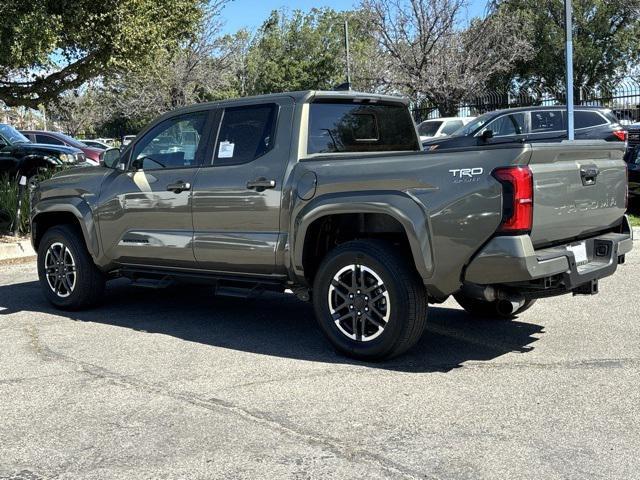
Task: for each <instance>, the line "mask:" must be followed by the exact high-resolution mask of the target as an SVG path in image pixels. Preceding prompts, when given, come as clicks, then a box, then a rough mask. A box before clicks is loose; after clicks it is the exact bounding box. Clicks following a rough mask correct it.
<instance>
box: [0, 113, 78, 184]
mask: <svg viewBox="0 0 640 480" xmlns="http://www.w3.org/2000/svg"><path fill="white" fill-rule="evenodd" d="M80 164H85V155H84V153H83V152H82V150H79V149H77V148H72V147H67V146H64V145H45V144H39V143H33V142H31V141H30V140H29V139H28V138H27V137H25V136H24V135H22V134H21V133H20V132H19V131H18V130H16V129H15V128H13V127H12V126H10V125H7V124H3V123H0V175H5V174H9V175H17V174H21V175H25V176H26V177H27V178H29V181H30V183H31V184H33V183H34V182H35V180H36V179H37V176H38V173H40V172H41V171H43V170H49V169H55V168H60V167H63V166H70V165H80Z"/></svg>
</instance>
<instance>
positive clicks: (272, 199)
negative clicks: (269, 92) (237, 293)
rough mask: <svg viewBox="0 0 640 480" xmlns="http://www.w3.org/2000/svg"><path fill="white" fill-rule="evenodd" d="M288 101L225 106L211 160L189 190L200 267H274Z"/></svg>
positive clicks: (251, 270)
mask: <svg viewBox="0 0 640 480" xmlns="http://www.w3.org/2000/svg"><path fill="white" fill-rule="evenodd" d="M292 115H293V101H282V100H280V99H279V100H278V103H264V104H255V103H254V104H252V105H247V106H236V107H229V108H226V109H224V110H223V111H222V112H221V116H222V118H221V121H220V128H219V133H218V136H217V139H216V142H215V144H214V155H213V160H212V163H211V164H210V165H208V166H204V165H203V167H202V168H201V169H200V170H199V171H198V174H197V176H196V179H195V183H194V192H193V226H194V250H195V256H196V260H197V261H198V264H199V265H200V266H201V267H202V268H206V269H208V270H216V271H221V272H224V271H231V272H241V273H253V274H272V273H274V266H275V256H276V249H277V245H278V242H279V241H280V240H282V238H281V234H280V203H281V196H282V183H283V180H284V176H285V169H286V166H287V164H288V160H289V151H290V143H291V122H292Z"/></svg>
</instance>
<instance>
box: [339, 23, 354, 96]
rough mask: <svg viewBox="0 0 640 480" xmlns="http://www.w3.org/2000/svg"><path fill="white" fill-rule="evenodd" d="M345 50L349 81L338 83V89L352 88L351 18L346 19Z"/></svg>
mask: <svg viewBox="0 0 640 480" xmlns="http://www.w3.org/2000/svg"><path fill="white" fill-rule="evenodd" d="M344 51H345V54H346V59H345V63H346V66H347V81H346V83H343V84H342V85H338V87H336V90H351V61H350V58H349V20H347V18H346V17H345V19H344Z"/></svg>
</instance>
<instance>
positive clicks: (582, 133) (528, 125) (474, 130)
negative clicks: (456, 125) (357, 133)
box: [422, 105, 626, 150]
mask: <svg viewBox="0 0 640 480" xmlns="http://www.w3.org/2000/svg"><path fill="white" fill-rule="evenodd" d="M574 118H575V120H574V122H575V123H574V127H575V138H576V140H598V139H601V140H607V141H616V142H624V141H625V140H626V132H625V130H624V129H623V128H622V125H620V123H619V122H618V119H617V118H616V116H615V115H614V114H613V113H612V112H611V110H609V109H606V108H598V107H576V109H575V117H574ZM566 138H567V121H566V112H565V107H564V106H562V105H558V106H554V107H522V108H510V109H506V110H496V111H495V112H489V113H485V114H484V115H480V116H479V117H477V118H476V119H475V120H474V121H472V122H470V123H468V124H467V125H465V126H464V127H462V128H461V129H459V130H458V131H456V132H454V133H453V134H452V135H451V136H449V137H446V138H441V139H433V140H427V141H425V142H423V143H422V144H423V146H424V147H425V149H427V150H435V149H440V148H464V147H477V146H482V145H487V144H498V143H512V142H527V143H531V142H542V141H544V142H549V141H555V140H557V141H561V140H563V139H566Z"/></svg>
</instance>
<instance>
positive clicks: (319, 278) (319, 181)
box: [31, 91, 632, 360]
mask: <svg viewBox="0 0 640 480" xmlns="http://www.w3.org/2000/svg"><path fill="white" fill-rule="evenodd" d="M623 148H624V147H623V146H618V145H615V144H611V143H606V142H604V141H578V142H558V143H553V144H544V143H537V144H526V143H503V142H500V139H488V140H487V143H486V145H484V146H474V147H472V148H466V149H465V148H460V149H455V150H454V149H452V150H447V151H437V150H436V151H434V152H423V151H421V148H420V144H419V141H418V136H417V133H416V129H415V125H414V123H413V121H412V119H411V116H410V113H409V109H408V105H407V102H406V101H405V100H403V99H400V98H398V97H392V96H381V95H371V94H361V93H353V92H314V91H308V92H295V93H286V94H277V95H267V96H261V97H253V98H244V99H239V100H233V101H224V102H216V103H206V104H200V105H194V106H190V107H187V108H183V109H180V110H176V111H173V112H171V113H168V114H166V115H164V116H162V117H161V118H159V119H158V120H156V121H155V122H153V123H152V124H151V125H150V126H149V127H148V128H146V129H145V130H144V131H142V132H141V133H140V134H139V135H138V136H137V137H136V139H135V141H133V142H132V143H131V144H130V145H129V146H128V147H127V149H126V150H125V151H123V152H122V153H120V151H118V150H115V149H114V150H107V151H106V152H105V153H104V162H105V167H92V168H83V169H77V170H69V171H66V172H62V173H61V174H58V175H57V176H56V177H54V178H53V179H51V180H47V181H45V182H42V183H41V184H40V186H39V187H38V188H36V189H35V190H34V192H33V202H32V212H31V215H32V216H31V221H32V229H33V230H32V242H33V246H34V247H35V249H36V250H37V252H38V274H39V278H40V282H41V284H42V289H43V291H44V293H45V295H46V297H47V298H48V299H49V301H51V303H53V304H54V305H55V306H56V307H59V308H63V309H79V308H84V307H89V306H91V305H93V304H95V303H96V302H98V301H99V300H100V298H101V297H102V295H103V292H104V288H105V282H106V281H107V280H109V279H111V278H115V277H128V278H130V279H131V280H132V281H133V282H134V283H136V284H140V285H155V286H159V287H161V286H169V285H173V284H175V283H180V282H188V283H191V282H199V283H206V284H210V285H212V286H214V287H215V289H216V291H218V292H220V293H235V294H240V293H241V292H247V293H248V294H255V293H256V292H261V291H263V290H276V291H284V290H287V289H288V290H291V291H292V292H293V293H295V294H296V295H297V296H298V297H300V298H301V299H303V300H312V301H313V305H314V309H315V314H316V317H317V321H318V324H319V326H320V329H321V330H322V331H323V332H324V334H325V335H326V336H327V338H328V339H329V341H330V342H331V343H332V344H333V345H334V346H335V348H336V349H337V350H338V351H340V352H342V353H344V354H347V355H351V356H354V357H357V358H361V359H370V360H373V359H382V358H388V357H391V356H393V355H398V354H400V353H402V352H404V351H405V350H407V349H408V348H409V347H411V346H412V345H413V344H414V343H415V342H416V341H417V340H418V339H419V338H420V336H421V334H422V332H423V330H424V326H425V322H426V318H427V306H428V303H438V302H442V301H444V300H445V299H447V297H449V296H450V295H454V297H455V298H456V300H457V301H458V302H459V303H460V305H461V306H462V307H463V308H464V309H465V310H467V311H468V312H470V313H471V314H473V315H476V316H488V317H491V318H504V317H513V316H515V315H516V314H518V313H519V312H522V311H523V310H524V309H526V308H529V307H530V306H531V304H532V303H533V302H534V301H535V300H536V299H538V298H542V297H550V296H553V295H560V294H565V293H574V294H594V293H596V292H597V290H598V280H599V279H600V278H603V277H606V276H608V275H611V274H613V273H614V272H615V271H616V268H617V267H618V264H621V263H623V262H624V258H625V254H626V253H627V252H629V251H630V250H631V248H632V230H631V228H630V226H629V222H628V220H627V218H626V217H625V209H626V195H627V178H626V166H625V163H624V162H623V160H622V158H623V154H624V151H623Z"/></svg>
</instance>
